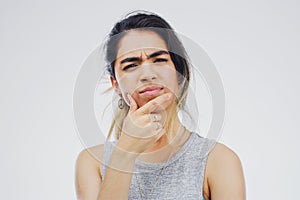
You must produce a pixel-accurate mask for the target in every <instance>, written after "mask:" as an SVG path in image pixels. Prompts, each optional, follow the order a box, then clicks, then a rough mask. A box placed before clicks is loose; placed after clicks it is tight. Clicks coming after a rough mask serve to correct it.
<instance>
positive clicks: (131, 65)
mask: <svg viewBox="0 0 300 200" xmlns="http://www.w3.org/2000/svg"><path fill="white" fill-rule="evenodd" d="M136 66H137V64H130V65H126V66H125V67H124V68H123V70H126V69H129V68H131V67H136Z"/></svg>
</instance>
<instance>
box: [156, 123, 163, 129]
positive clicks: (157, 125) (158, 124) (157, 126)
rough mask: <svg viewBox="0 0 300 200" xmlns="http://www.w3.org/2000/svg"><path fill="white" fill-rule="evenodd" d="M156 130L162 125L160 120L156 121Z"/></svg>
mask: <svg viewBox="0 0 300 200" xmlns="http://www.w3.org/2000/svg"><path fill="white" fill-rule="evenodd" d="M155 124H156V130H158V129H160V128H161V127H162V125H161V124H160V123H159V122H156V123H155Z"/></svg>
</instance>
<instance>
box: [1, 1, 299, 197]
mask: <svg viewBox="0 0 300 200" xmlns="http://www.w3.org/2000/svg"><path fill="white" fill-rule="evenodd" d="M142 4H144V5H147V6H141V5H142ZM135 9H146V10H149V11H154V12H157V13H158V14H160V15H162V16H163V17H164V18H166V19H167V20H168V21H169V22H170V24H171V25H172V26H173V27H174V28H175V30H177V31H178V32H180V33H182V34H185V35H186V36H188V37H190V38H191V39H193V40H194V41H195V42H197V43H198V44H199V45H201V46H202V47H203V48H204V49H205V51H206V52H207V53H208V55H209V56H210V57H211V59H212V60H213V62H214V63H215V64H216V67H217V69H218V71H219V72H220V74H221V76H222V79H223V83H224V87H225V93H226V100H227V104H226V121H225V126H224V129H223V133H222V137H221V142H222V143H224V144H226V145H227V146H229V147H230V148H232V149H233V150H234V151H235V152H236V153H237V154H238V155H239V157H240V159H241V161H242V164H243V168H244V173H245V178H246V186H247V198H248V199H274V200H277V199H278V200H281V199H300V193H299V192H298V191H297V190H298V188H299V184H298V180H299V179H300V173H299V172H298V170H299V169H300V161H299V158H297V153H298V152H299V150H300V149H299V147H297V143H298V140H299V139H300V138H299V136H298V134H299V128H298V127H297V125H296V124H297V122H299V119H300V117H299V111H300V106H299V102H300V101H299V100H300V98H299V97H300V95H299V91H300V81H299V79H298V76H299V75H298V74H299V73H300V69H299V67H300V65H299V64H300V61H299V59H298V58H297V57H296V55H297V54H299V52H300V40H299V35H300V21H299V18H300V14H299V13H300V12H299V11H300V10H299V9H300V3H299V2H298V1H296V0H294V1H292V0H287V1H284V2H283V1H267V0H261V1H250V0H249V1H238V0H236V1H234V0H228V1H221V0H219V1H211V2H207V1H193V2H192V1H191V2H187V1H185V2H174V1H156V0H152V1H148V2H144V3H141V1H138V0H137V1H123V3H121V2H120V3H117V2H115V1H106V2H103V3H101V2H100V1H71V0H70V1H57V0H56V1H38V0H36V1H16V0H11V1H8V0H6V1H3V0H2V1H0V17H1V18H0V28H1V31H0V58H1V59H0V91H1V98H0V133H1V140H0V158H1V164H0V177H1V178H0V188H1V189H0V195H1V196H0V198H1V199H28V200H29V199H30V200H31V199H44V200H47V199H49V200H50V199H51V200H52V199H75V198H76V197H75V187H74V171H75V170H74V166H75V160H76V157H77V155H78V153H79V152H80V151H81V150H82V149H83V145H82V144H81V143H80V139H79V137H78V135H77V132H76V130H75V125H74V122H73V110H72V95H73V87H74V84H75V80H76V76H77V74H78V72H79V70H80V67H81V65H82V63H83V62H84V60H85V59H86V57H87V56H88V55H89V53H90V52H91V51H93V50H94V48H95V47H96V46H97V45H99V44H100V43H101V42H102V41H103V39H104V37H105V36H106V35H107V33H108V32H109V30H110V29H111V27H112V25H113V24H114V23H115V22H116V21H117V20H118V19H120V17H121V16H123V15H124V14H125V13H127V12H129V11H132V10H135Z"/></svg>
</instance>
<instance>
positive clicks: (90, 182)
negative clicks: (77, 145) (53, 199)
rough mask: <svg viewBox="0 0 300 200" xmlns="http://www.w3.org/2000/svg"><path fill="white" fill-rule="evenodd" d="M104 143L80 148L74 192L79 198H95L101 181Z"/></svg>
mask: <svg viewBox="0 0 300 200" xmlns="http://www.w3.org/2000/svg"><path fill="white" fill-rule="evenodd" d="M103 149H104V145H103V144H101V145H97V146H93V147H90V148H86V149H84V150H82V151H81V152H80V153H79V155H78V157H77V160H76V170H75V171H76V178H75V179H76V180H75V182H76V193H77V197H78V198H79V199H95V198H96V197H97V194H98V191H99V188H100V186H101V183H102V176H101V169H102V164H101V163H102V155H103Z"/></svg>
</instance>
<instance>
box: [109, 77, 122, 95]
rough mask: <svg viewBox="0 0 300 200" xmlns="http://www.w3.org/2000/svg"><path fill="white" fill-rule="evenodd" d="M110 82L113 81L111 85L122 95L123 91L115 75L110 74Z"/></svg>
mask: <svg viewBox="0 0 300 200" xmlns="http://www.w3.org/2000/svg"><path fill="white" fill-rule="evenodd" d="M110 82H111V86H112V87H113V88H114V90H115V92H116V93H117V94H119V95H121V91H120V88H119V84H118V82H117V80H116V79H115V78H114V77H112V76H110Z"/></svg>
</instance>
